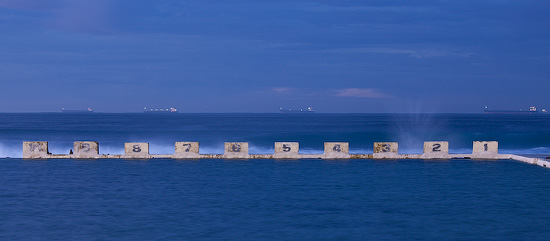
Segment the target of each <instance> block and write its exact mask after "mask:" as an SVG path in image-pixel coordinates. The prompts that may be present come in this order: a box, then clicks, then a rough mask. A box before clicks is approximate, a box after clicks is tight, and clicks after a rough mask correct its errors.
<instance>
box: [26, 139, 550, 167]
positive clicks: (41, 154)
mask: <svg viewBox="0 0 550 241" xmlns="http://www.w3.org/2000/svg"><path fill="white" fill-rule="evenodd" d="M398 145H399V144H398V143H397V142H375V143H374V145H373V147H374V148H373V150H374V151H373V153H372V154H370V153H365V154H349V143H348V142H325V143H324V150H325V152H324V153H323V154H300V153H299V143H298V142H276V143H275V151H274V153H273V154H249V153H248V142H226V143H225V144H224V149H225V151H224V154H199V143H198V142H176V143H175V152H174V154H149V143H134V142H132V143H124V154H123V155H110V154H99V143H97V142H94V141H76V142H74V145H73V147H74V153H73V154H52V153H50V152H49V150H48V142H46V141H29V142H23V158H24V159H391V160H399V159H423V160H441V159H473V160H502V159H511V160H516V161H520V162H524V163H528V164H533V165H538V166H541V167H546V168H550V160H544V159H541V158H533V157H524V156H520V155H514V154H498V142H496V141H475V142H473V151H472V153H471V154H449V153H448V150H449V144H448V142H445V141H430V142H425V143H424V153H423V154H399V153H398Z"/></svg>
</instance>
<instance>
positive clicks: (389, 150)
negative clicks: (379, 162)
mask: <svg viewBox="0 0 550 241" xmlns="http://www.w3.org/2000/svg"><path fill="white" fill-rule="evenodd" d="M398 149H399V143H397V142H375V143H374V145H373V152H374V153H373V158H375V159H376V158H397V157H398V156H399V154H398Z"/></svg>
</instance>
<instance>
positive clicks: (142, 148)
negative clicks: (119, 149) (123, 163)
mask: <svg viewBox="0 0 550 241" xmlns="http://www.w3.org/2000/svg"><path fill="white" fill-rule="evenodd" d="M124 156H125V157H129V158H149V143H136V142H132V143H124Z"/></svg>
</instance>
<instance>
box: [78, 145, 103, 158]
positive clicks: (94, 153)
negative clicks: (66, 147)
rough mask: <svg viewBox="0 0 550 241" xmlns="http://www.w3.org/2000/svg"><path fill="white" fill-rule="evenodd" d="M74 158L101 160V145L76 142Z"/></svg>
mask: <svg viewBox="0 0 550 241" xmlns="http://www.w3.org/2000/svg"><path fill="white" fill-rule="evenodd" d="M73 157H74V158H99V144H98V143H97V142H96V141H75V142H74V144H73Z"/></svg>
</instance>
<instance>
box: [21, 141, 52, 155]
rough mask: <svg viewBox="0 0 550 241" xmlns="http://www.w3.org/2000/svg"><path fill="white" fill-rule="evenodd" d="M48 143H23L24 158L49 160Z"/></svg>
mask: <svg viewBox="0 0 550 241" xmlns="http://www.w3.org/2000/svg"><path fill="white" fill-rule="evenodd" d="M49 155H50V152H49V151H48V142H47V141H25V142H23V158H48V156H49Z"/></svg>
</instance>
